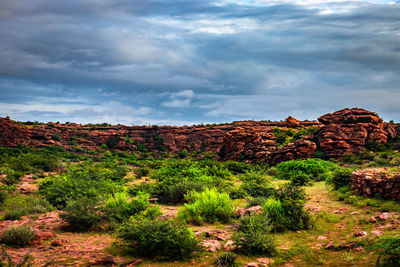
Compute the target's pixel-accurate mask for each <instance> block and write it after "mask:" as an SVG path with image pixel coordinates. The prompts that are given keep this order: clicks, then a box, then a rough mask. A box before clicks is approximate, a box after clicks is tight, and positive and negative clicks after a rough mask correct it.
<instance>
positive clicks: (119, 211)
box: [104, 192, 161, 222]
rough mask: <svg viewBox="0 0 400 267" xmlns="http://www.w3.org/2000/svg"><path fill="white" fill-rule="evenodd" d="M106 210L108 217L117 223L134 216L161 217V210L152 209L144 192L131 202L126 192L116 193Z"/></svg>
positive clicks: (108, 202)
mask: <svg viewBox="0 0 400 267" xmlns="http://www.w3.org/2000/svg"><path fill="white" fill-rule="evenodd" d="M104 209H105V215H106V217H107V218H108V219H112V220H115V221H117V222H122V221H124V220H126V219H128V218H129V217H131V216H134V215H138V216H146V217H149V218H150V219H154V218H155V217H156V216H158V215H161V211H160V208H159V207H151V204H150V202H149V195H148V194H146V193H142V192H139V193H138V195H137V197H136V198H133V199H131V200H130V201H129V200H128V195H127V194H126V193H125V192H118V193H115V194H114V196H112V197H110V198H109V199H108V200H107V202H106V204H105V208H104ZM145 211H146V212H145Z"/></svg>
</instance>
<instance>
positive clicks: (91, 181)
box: [39, 161, 126, 208]
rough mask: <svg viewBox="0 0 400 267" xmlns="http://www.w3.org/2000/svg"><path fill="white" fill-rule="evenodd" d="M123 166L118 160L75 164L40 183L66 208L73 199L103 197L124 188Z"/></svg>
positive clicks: (54, 201)
mask: <svg viewBox="0 0 400 267" xmlns="http://www.w3.org/2000/svg"><path fill="white" fill-rule="evenodd" d="M125 175H126V170H125V169H124V167H123V166H120V165H118V164H116V163H115V162H107V163H98V164H92V163H91V162H90V161H88V162H85V163H82V164H80V165H77V166H74V167H71V168H70V169H69V170H68V172H67V173H63V174H59V175H54V176H49V177H47V178H45V179H44V180H42V181H41V182H40V185H39V191H40V193H41V194H42V195H43V196H44V197H45V198H46V199H47V200H48V201H49V202H50V203H51V204H52V205H53V206H55V207H57V208H63V207H65V206H66V204H67V202H68V201H69V200H74V199H79V198H81V197H86V198H100V197H103V196H105V195H108V194H112V193H114V192H117V191H121V190H122V178H123V177H124V176H125Z"/></svg>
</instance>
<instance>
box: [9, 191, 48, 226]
mask: <svg viewBox="0 0 400 267" xmlns="http://www.w3.org/2000/svg"><path fill="white" fill-rule="evenodd" d="M3 208H4V210H5V214H4V220H20V219H21V217H22V216H26V215H30V214H38V213H45V212H48V211H51V210H53V209H54V208H53V206H51V204H50V203H49V202H48V201H47V200H46V199H41V198H37V197H35V196H33V195H28V196H21V195H15V196H10V197H9V198H7V199H6V200H5V202H4V205H3Z"/></svg>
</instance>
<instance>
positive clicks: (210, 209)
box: [178, 188, 234, 224]
mask: <svg viewBox="0 0 400 267" xmlns="http://www.w3.org/2000/svg"><path fill="white" fill-rule="evenodd" d="M187 198H188V199H189V200H190V201H192V203H189V204H185V205H184V207H181V208H180V209H179V211H178V218H180V219H182V220H184V221H188V222H192V223H198V224H200V223H202V222H207V223H214V222H223V223H226V222H229V220H230V219H231V218H233V216H234V209H233V206H232V202H231V199H230V197H229V194H228V193H226V192H224V193H219V192H218V191H217V190H216V189H215V188H212V189H208V188H206V189H205V190H204V191H203V192H195V191H192V192H191V193H190V194H189V195H188V196H187Z"/></svg>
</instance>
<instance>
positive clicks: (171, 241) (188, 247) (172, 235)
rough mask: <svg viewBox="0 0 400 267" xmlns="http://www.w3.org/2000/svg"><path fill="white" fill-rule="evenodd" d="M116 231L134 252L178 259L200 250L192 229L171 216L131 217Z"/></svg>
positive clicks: (148, 255)
mask: <svg viewBox="0 0 400 267" xmlns="http://www.w3.org/2000/svg"><path fill="white" fill-rule="evenodd" d="M117 234H118V237H120V238H122V239H123V240H124V241H126V242H127V245H128V246H131V249H132V252H133V254H134V255H139V256H142V257H155V258H159V259H161V260H177V259H183V258H187V257H190V256H192V253H193V252H194V251H198V250H199V244H198V241H197V240H196V238H195V237H194V233H193V232H192V230H190V229H189V228H187V227H185V226H183V225H180V224H177V223H175V222H173V221H170V220H169V221H163V220H149V219H142V220H135V219H133V218H132V219H130V220H129V221H127V222H125V223H124V224H123V225H122V226H121V228H120V229H118V231H117Z"/></svg>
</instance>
